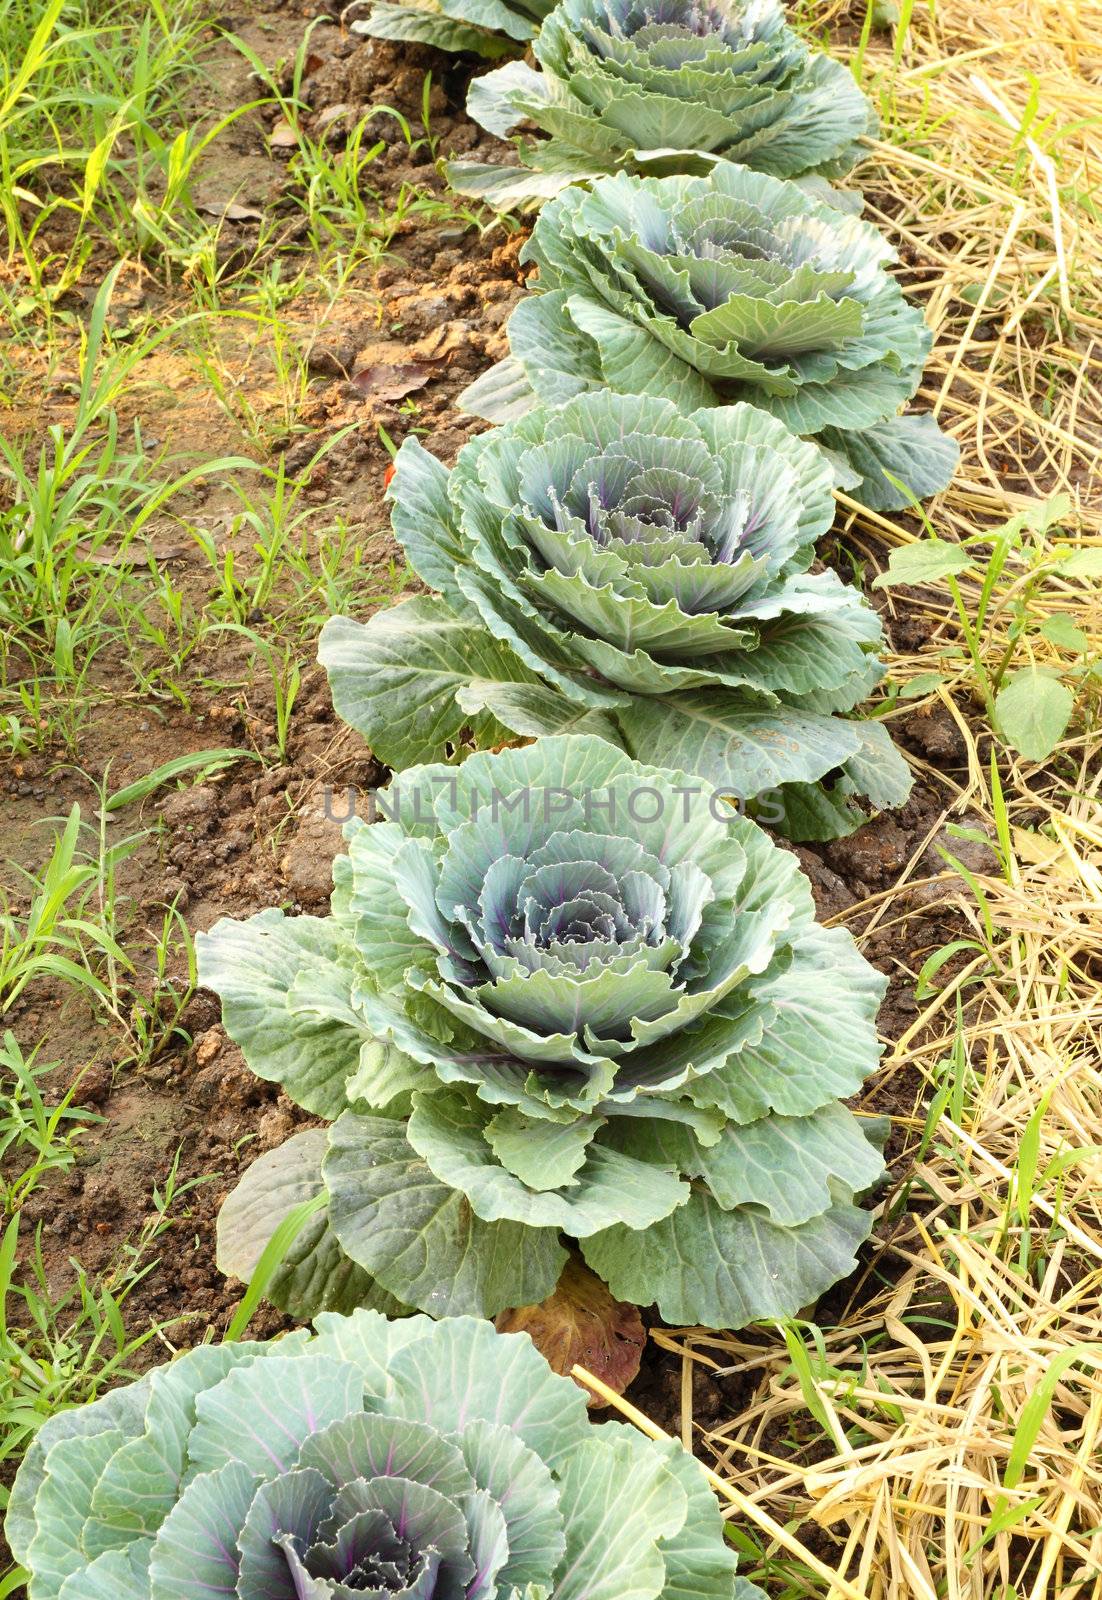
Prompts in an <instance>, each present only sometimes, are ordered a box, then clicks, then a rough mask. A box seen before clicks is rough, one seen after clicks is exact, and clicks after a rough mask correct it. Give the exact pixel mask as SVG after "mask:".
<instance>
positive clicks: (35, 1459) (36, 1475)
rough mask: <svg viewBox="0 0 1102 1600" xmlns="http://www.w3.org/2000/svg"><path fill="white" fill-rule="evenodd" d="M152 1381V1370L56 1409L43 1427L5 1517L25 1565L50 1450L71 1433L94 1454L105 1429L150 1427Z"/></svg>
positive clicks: (134, 1432) (124, 1431) (127, 1435)
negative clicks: (84, 1402)
mask: <svg viewBox="0 0 1102 1600" xmlns="http://www.w3.org/2000/svg"><path fill="white" fill-rule="evenodd" d="M151 1382H152V1380H151V1378H150V1377H149V1375H148V1374H147V1375H146V1376H145V1377H144V1378H139V1380H138V1381H137V1383H131V1384H127V1385H125V1386H124V1387H122V1388H120V1389H112V1390H111V1391H110V1392H109V1393H108V1394H105V1395H104V1396H103V1397H102V1398H101V1399H99V1400H96V1401H94V1402H93V1403H92V1404H91V1405H85V1406H75V1407H72V1408H71V1409H69V1410H67V1411H55V1413H54V1414H53V1416H52V1417H48V1418H47V1419H46V1421H45V1422H43V1423H42V1425H41V1426H40V1427H39V1429H38V1431H37V1432H36V1433H35V1435H34V1437H33V1438H32V1440H31V1442H30V1444H29V1445H28V1447H27V1451H26V1454H25V1455H24V1457H23V1460H22V1462H21V1464H20V1467H19V1471H18V1473H17V1474H16V1479H15V1482H14V1484H13V1485H12V1489H11V1494H10V1497H9V1500H8V1509H7V1516H6V1518H5V1521H4V1534H5V1537H6V1538H7V1541H8V1546H9V1548H10V1550H11V1553H12V1555H13V1556H14V1557H15V1559H16V1561H18V1562H19V1564H20V1566H24V1567H25V1566H27V1565H28V1563H29V1561H30V1554H29V1552H30V1546H31V1541H32V1540H33V1539H34V1537H35V1533H36V1530H37V1526H38V1522H37V1514H36V1511H35V1501H36V1498H37V1496H38V1493H39V1490H40V1489H41V1488H42V1484H43V1482H44V1480H45V1477H46V1463H47V1459H48V1457H49V1453H50V1451H51V1450H52V1449H53V1448H54V1446H55V1445H57V1444H60V1443H61V1442H63V1441H64V1440H66V1439H82V1440H84V1441H86V1442H87V1444H88V1452H89V1455H91V1453H92V1452H93V1451H94V1450H95V1445H94V1443H93V1442H92V1441H94V1440H95V1439H96V1438H97V1437H98V1436H99V1435H100V1434H104V1433H108V1432H117V1433H119V1434H120V1435H122V1437H123V1438H124V1439H131V1438H137V1437H139V1436H140V1435H141V1434H142V1432H143V1431H144V1429H145V1412H146V1406H147V1404H148V1402H149V1392H150V1385H151ZM89 1504H90V1502H89Z"/></svg>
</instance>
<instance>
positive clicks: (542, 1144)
mask: <svg viewBox="0 0 1102 1600" xmlns="http://www.w3.org/2000/svg"><path fill="white" fill-rule="evenodd" d="M603 1125H604V1119H603V1118H602V1117H578V1118H577V1119H576V1121H574V1122H545V1121H543V1120H542V1119H541V1118H539V1117H529V1116H526V1115H525V1114H524V1112H523V1111H518V1110H517V1109H516V1107H515V1106H506V1107H504V1109H503V1110H501V1111H499V1112H498V1113H497V1114H496V1116H493V1117H491V1118H490V1120H489V1122H488V1123H487V1124H486V1127H485V1129H484V1137H485V1138H486V1140H487V1141H488V1143H489V1145H490V1148H491V1149H492V1150H493V1153H494V1155H495V1156H496V1157H497V1159H498V1161H500V1162H501V1165H502V1166H503V1167H504V1168H505V1170H506V1171H507V1172H511V1173H512V1174H513V1175H514V1176H515V1177H517V1178H519V1179H520V1181H521V1183H523V1184H525V1185H527V1187H528V1188H529V1189H562V1188H573V1187H574V1186H575V1185H576V1184H577V1182H578V1179H577V1177H576V1174H577V1171H578V1168H579V1167H580V1166H582V1164H583V1163H584V1161H585V1158H586V1151H587V1150H588V1148H589V1145H590V1142H591V1141H592V1139H593V1136H594V1134H595V1133H596V1132H597V1131H598V1130H599V1129H600V1128H601V1127H602V1126H603Z"/></svg>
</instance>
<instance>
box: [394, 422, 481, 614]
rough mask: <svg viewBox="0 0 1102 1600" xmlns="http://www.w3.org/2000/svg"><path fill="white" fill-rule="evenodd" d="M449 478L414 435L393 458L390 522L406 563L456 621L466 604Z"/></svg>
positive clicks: (405, 441) (446, 470)
mask: <svg viewBox="0 0 1102 1600" xmlns="http://www.w3.org/2000/svg"><path fill="white" fill-rule="evenodd" d="M450 476H451V474H450V473H449V472H448V469H447V467H445V466H444V465H443V464H442V463H441V462H439V461H438V460H437V459H436V457H435V456H434V455H430V453H429V452H428V451H427V450H426V449H425V448H424V446H423V445H422V444H421V442H420V440H419V439H417V438H415V437H414V435H413V434H410V435H409V437H408V438H406V439H405V440H404V441H403V443H402V448H401V449H400V450H399V451H398V454H397V455H396V456H395V458H394V477H393V478H392V479H391V483H390V487H389V488H388V490H387V499H388V500H389V501H390V502H391V512H390V521H391V526H392V527H393V529H394V536H395V538H396V539H397V540H398V543H399V544H400V545H401V546H402V549H403V550H404V551H405V555H406V560H407V561H408V562H409V564H410V566H411V567H412V568H413V570H414V572H416V574H417V576H418V577H419V578H420V579H421V581H422V583H426V584H428V586H429V588H430V589H435V590H436V592H437V594H438V595H440V597H441V599H442V600H443V601H444V603H445V605H446V606H447V607H448V609H449V611H452V612H454V613H455V614H456V615H457V616H458V615H460V614H461V613H462V612H463V611H465V610H467V609H468V607H467V602H466V600H465V599H464V597H463V595H462V594H461V593H460V591H459V590H458V589H457V587H456V584H455V569H456V567H457V566H459V565H460V564H461V563H462V562H463V561H464V560H465V559H466V556H465V552H464V548H463V539H462V536H461V534H460V532H459V528H458V525H457V522H456V514H455V507H454V506H453V505H452V502H451V500H450V499H449V498H448V479H449V478H450Z"/></svg>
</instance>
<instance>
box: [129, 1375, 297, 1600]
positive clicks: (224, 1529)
mask: <svg viewBox="0 0 1102 1600" xmlns="http://www.w3.org/2000/svg"><path fill="white" fill-rule="evenodd" d="M272 1393H273V1392H272V1391H271V1390H268V1391H267V1394H268V1397H269V1398H271V1397H272ZM267 1465H268V1470H269V1471H270V1470H271V1464H270V1462H269V1463H268V1464H267ZM261 1482H262V1478H261V1476H260V1475H259V1474H258V1473H254V1472H252V1471H250V1469H249V1468H248V1467H246V1466H243V1465H242V1464H241V1463H240V1462H238V1461H229V1462H227V1463H226V1464H225V1465H224V1466H221V1467H219V1468H218V1469H217V1470H216V1471H213V1472H204V1473H201V1474H200V1476H199V1477H197V1478H194V1479H193V1480H192V1481H191V1483H190V1484H189V1485H188V1487H187V1490H186V1492H185V1493H184V1494H183V1495H181V1497H180V1499H179V1500H178V1501H177V1502H176V1504H175V1506H173V1508H172V1511H171V1512H170V1513H169V1515H168V1517H167V1518H166V1519H165V1522H164V1524H163V1526H162V1528H161V1531H160V1533H159V1534H158V1535H157V1538H156V1541H155V1542H154V1545H153V1553H152V1556H151V1558H150V1563H149V1576H150V1580H151V1583H152V1592H153V1593H154V1594H156V1595H157V1596H158V1597H163V1600H195V1596H196V1595H197V1594H202V1595H203V1596H217V1595H226V1596H229V1597H232V1596H235V1595H236V1594H237V1578H238V1573H239V1572H240V1570H241V1562H240V1557H239V1555H238V1550H237V1536H238V1534H239V1533H240V1531H241V1528H242V1525H243V1524H244V1521H245V1518H246V1517H247V1515H248V1511H249V1507H250V1505H251V1504H252V1501H253V1496H254V1494H255V1493H256V1491H257V1489H258V1487H259V1486H260V1483H261Z"/></svg>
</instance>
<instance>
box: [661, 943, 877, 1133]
mask: <svg viewBox="0 0 1102 1600" xmlns="http://www.w3.org/2000/svg"><path fill="white" fill-rule="evenodd" d="M790 950H791V952H792V960H791V962H790V964H789V965H788V966H786V967H785V968H784V969H783V970H780V971H777V972H775V973H773V974H767V975H766V977H765V978H764V979H763V980H762V981H761V982H759V983H758V984H756V985H755V994H754V998H755V1000H756V1001H757V1002H758V1003H760V1004H761V1005H762V1006H765V1007H771V1008H772V1009H771V1013H770V1012H767V1013H766V1014H767V1017H768V1020H767V1022H766V1025H765V1033H764V1036H763V1037H762V1039H761V1041H760V1043H755V1042H753V1041H752V1040H751V1041H747V1043H745V1044H744V1045H743V1047H742V1049H741V1050H740V1051H739V1053H738V1055H737V1056H734V1057H732V1058H731V1060H730V1061H729V1063H728V1064H727V1065H726V1066H725V1067H723V1068H721V1069H719V1070H717V1071H713V1072H710V1073H708V1075H707V1076H706V1077H704V1078H701V1079H699V1080H698V1081H697V1082H696V1083H695V1084H694V1085H693V1099H694V1100H696V1101H697V1102H698V1104H701V1105H716V1106H718V1107H719V1108H720V1109H721V1110H723V1111H724V1112H726V1114H727V1115H728V1116H729V1117H730V1118H731V1120H732V1121H734V1122H738V1123H747V1122H756V1121H757V1119H758V1118H759V1117H762V1116H764V1115H765V1114H766V1112H768V1111H776V1112H778V1113H780V1114H781V1115H782V1116H797V1117H801V1116H807V1115H808V1113H809V1112H812V1111H816V1110H817V1109H818V1108H819V1107H820V1106H821V1105H825V1104H826V1102H827V1101H828V1100H832V1099H841V1098H844V1097H845V1096H848V1095H851V1094H855V1093H856V1092H857V1090H858V1089H859V1088H860V1087H861V1085H862V1083H863V1082H864V1081H865V1079H866V1078H867V1077H868V1076H869V1074H870V1073H871V1072H873V1071H875V1069H876V1064H877V1060H878V1058H879V1055H880V1046H879V1045H878V1043H877V1040H876V1012H877V1008H878V1006H879V1004H880V1001H881V1000H882V999H883V997H884V990H885V988H886V987H887V980H886V979H885V978H884V977H882V976H881V974H880V973H879V972H877V971H876V970H875V968H873V967H871V966H870V965H869V964H868V962H867V961H866V960H865V959H864V957H863V956H862V955H861V953H860V952H859V951H858V949H857V947H856V945H855V944H854V942H853V938H852V936H851V935H850V934H849V933H847V932H846V930H845V929H844V928H822V927H820V926H819V925H818V924H817V923H816V924H812V925H811V926H810V927H806V928H803V929H802V930H801V932H800V936H799V938H798V940H794V941H793V943H792V945H791V946H790Z"/></svg>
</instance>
